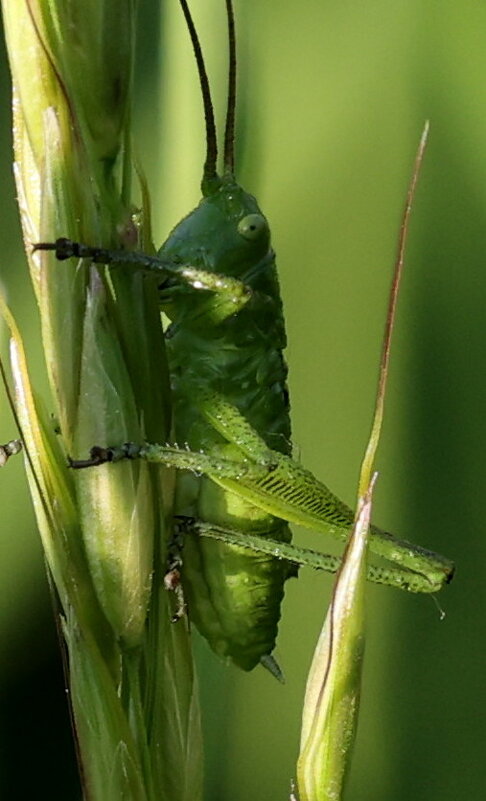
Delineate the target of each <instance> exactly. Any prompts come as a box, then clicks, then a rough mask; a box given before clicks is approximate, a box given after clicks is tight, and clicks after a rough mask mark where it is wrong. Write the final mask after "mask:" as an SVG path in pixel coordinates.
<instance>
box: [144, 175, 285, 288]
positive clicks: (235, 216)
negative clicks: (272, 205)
mask: <svg viewBox="0 0 486 801" xmlns="http://www.w3.org/2000/svg"><path fill="white" fill-rule="evenodd" d="M269 251H270V230H269V226H268V222H267V220H266V218H265V217H264V215H263V214H262V212H261V211H260V208H259V206H258V203H257V202H256V200H255V198H254V197H253V195H250V194H248V193H247V192H245V191H244V190H243V189H242V188H241V186H239V185H238V184H237V183H236V181H235V179H234V177H233V176H232V175H227V176H225V177H224V178H222V179H219V180H218V183H217V184H216V182H215V183H214V184H213V187H212V189H211V192H210V193H209V192H208V194H206V196H205V197H203V199H202V200H201V202H200V203H199V205H198V206H197V207H196V208H195V209H194V210H193V211H191V212H190V213H189V214H188V215H187V217H185V218H184V219H183V220H182V221H181V222H180V223H179V224H178V225H177V226H176V227H175V228H174V229H173V231H172V232H171V234H170V236H169V238H168V239H167V241H166V242H165V244H164V245H163V246H162V248H161V249H160V251H159V256H163V257H165V258H166V257H169V258H171V259H173V260H174V261H176V262H179V263H180V264H181V265H182V264H184V265H192V266H193V267H200V268H201V269H203V270H208V271H211V272H217V273H222V274H225V275H232V276H236V277H241V276H243V275H244V273H245V272H246V271H247V270H248V269H250V268H251V267H253V266H254V265H256V264H258V262H260V261H261V260H262V259H263V258H265V257H266V256H267V255H268V253H269Z"/></svg>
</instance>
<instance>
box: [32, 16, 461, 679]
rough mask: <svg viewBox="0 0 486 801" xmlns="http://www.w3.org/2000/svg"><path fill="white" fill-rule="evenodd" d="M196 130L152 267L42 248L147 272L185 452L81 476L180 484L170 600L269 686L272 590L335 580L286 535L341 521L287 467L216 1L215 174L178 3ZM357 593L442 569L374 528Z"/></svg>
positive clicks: (154, 448)
mask: <svg viewBox="0 0 486 801" xmlns="http://www.w3.org/2000/svg"><path fill="white" fill-rule="evenodd" d="M180 4H181V6H182V10H183V12H184V16H185V19H186V23H187V27H188V30H189V33H190V37H191V41H192V46H193V50H194V54H195V58H196V63H197V68H198V73H199V80H200V84H201V91H202V97H203V104H204V112H205V119H206V146H207V152H206V160H205V165H204V173H203V179H202V194H203V198H202V200H201V202H200V203H199V205H198V206H197V208H196V209H194V210H193V211H191V212H190V213H189V214H188V215H187V217H185V218H184V219H183V220H182V221H181V222H180V223H179V224H178V225H177V226H176V227H175V228H174V229H173V231H172V232H171V234H170V235H169V237H168V239H167V241H166V242H165V244H164V245H162V247H161V248H160V250H159V251H158V254H157V256H156V257H151V256H148V255H145V254H143V253H135V252H128V251H109V250H105V249H102V248H97V247H89V246H85V245H82V244H80V243H76V242H72V241H70V240H66V239H58V240H57V241H56V242H55V243H39V244H37V245H36V246H35V247H36V248H37V249H43V250H54V251H55V253H56V256H57V258H58V259H67V258H69V257H76V258H89V259H91V260H92V261H93V262H95V263H100V264H113V265H120V269H122V266H123V265H125V268H132V269H136V270H144V271H146V272H147V273H148V274H150V275H155V276H157V279H158V284H159V292H160V302H161V308H162V310H163V311H164V312H165V313H166V314H167V315H168V317H169V319H170V321H171V323H170V325H169V327H168V329H167V331H166V339H167V347H168V355H169V364H170V371H171V381H172V390H173V397H174V416H175V433H176V440H177V441H178V442H183V443H184V447H179V446H177V445H158V444H145V445H135V444H131V443H128V444H125V445H122V446H120V447H113V448H99V447H95V448H93V449H92V452H91V456H90V458H89V459H87V460H83V461H73V462H72V465H73V466H74V467H78V468H81V467H88V466H95V465H99V464H103V463H104V462H107V461H113V462H115V461H118V460H119V459H123V458H143V459H146V460H149V461H152V462H157V463H160V464H162V465H166V466H167V467H172V468H177V470H178V471H181V472H180V473H178V481H177V493H176V506H175V511H176V517H177V520H179V521H181V520H182V521H184V524H183V525H182V528H183V530H184V532H185V536H184V558H183V561H182V584H183V592H184V597H185V599H186V601H187V607H188V612H189V618H190V620H191V621H192V622H193V623H194V624H195V625H196V626H197V628H198V629H199V631H200V632H201V633H202V635H203V636H204V637H205V638H206V639H207V641H208V642H209V644H210V646H211V648H212V649H213V650H214V651H215V652H216V653H217V654H219V655H220V656H221V657H223V658H225V659H228V658H229V659H231V660H232V661H233V662H234V663H235V664H237V665H238V666H239V667H241V668H243V669H244V670H251V669H252V668H253V667H255V665H257V664H258V663H259V662H260V663H262V664H264V665H266V666H267V667H268V668H269V669H270V670H272V671H273V672H274V673H276V674H277V675H278V667H277V666H276V663H275V662H274V660H273V658H272V656H271V654H272V651H273V648H274V645H275V639H276V635H277V626H278V621H279V617H280V604H281V600H282V597H283V592H284V583H285V581H286V579H287V578H289V576H292V575H295V574H296V567H297V565H301V564H307V565H312V566H314V567H319V568H321V569H324V570H328V571H331V572H335V571H336V570H337V569H338V566H339V564H340V560H339V559H338V558H336V557H332V556H326V555H324V554H319V553H316V552H314V551H309V550H303V549H299V548H295V547H294V546H292V545H291V544H290V540H291V532H290V528H289V523H297V524H299V525H302V526H306V527H307V528H310V529H313V530H314V531H317V532H319V533H325V534H330V535H332V536H333V537H335V538H337V539H340V540H342V541H343V542H344V541H346V539H347V537H348V533H349V531H350V529H351V527H352V525H353V520H354V514H353V512H352V511H351V510H350V509H349V508H348V507H347V506H346V505H345V504H344V503H342V502H341V501H340V500H339V499H338V498H337V497H336V496H335V495H333V494H332V493H331V492H330V490H329V489H328V488H327V487H326V486H325V485H324V484H322V483H321V482H320V481H318V479H317V478H315V477H314V476H313V475H312V474H311V473H310V472H308V471H307V470H305V469H304V468H303V467H302V466H301V465H300V464H299V463H298V462H296V461H294V460H293V459H292V457H291V444H290V418H289V399H288V392H287V385H286V378H287V367H286V364H285V361H284V358H283V350H284V348H285V346H286V335H285V325H284V318H283V310H282V301H281V297H280V292H279V284H278V278H277V271H276V264H275V254H274V252H273V250H272V247H271V244H270V230H269V226H268V222H267V220H266V218H265V216H264V215H263V214H262V212H261V210H260V208H259V206H258V204H257V202H256V200H255V198H254V197H253V196H252V195H250V194H248V193H247V192H245V191H244V190H243V189H242V188H241V187H240V186H239V185H238V183H237V181H236V178H235V174H234V121H235V98H236V46H235V33H234V15H233V9H232V3H231V0H226V8H227V16H228V30H229V45H230V68H229V91H228V107H227V115H226V130H225V138H224V171H223V173H222V175H219V174H218V172H217V136H216V128H215V122H214V113H213V106H212V101H211V94H210V87H209V81H208V77H207V73H206V68H205V65H204V60H203V56H202V51H201V46H200V43H199V40H198V36H197V32H196V30H195V26H194V23H193V20H192V18H191V15H190V12H189V9H188V6H187V3H186V0H180ZM369 547H370V550H371V552H372V553H373V554H375V555H376V556H378V557H379V558H381V559H384V560H386V562H387V563H388V564H385V563H383V564H381V563H378V564H370V565H369V567H368V577H369V579H371V580H372V581H375V582H378V583H383V584H389V585H392V586H395V587H400V588H402V589H406V590H410V591H412V592H436V591H437V590H439V589H440V588H441V587H442V586H443V585H444V584H445V583H446V582H448V581H449V580H450V578H451V577H452V573H453V569H454V568H453V564H452V563H451V562H450V561H449V560H448V559H446V558H444V557H442V556H440V555H438V554H435V553H432V552H430V551H427V550H425V549H423V548H421V547H420V546H418V545H413V544H411V543H408V542H405V541H402V540H399V539H396V538H395V537H394V536H392V535H391V534H389V533H387V532H384V531H382V530H381V529H379V528H377V527H376V526H373V527H372V528H371V537H370V543H369Z"/></svg>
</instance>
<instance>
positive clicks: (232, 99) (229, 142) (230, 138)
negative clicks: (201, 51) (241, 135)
mask: <svg viewBox="0 0 486 801" xmlns="http://www.w3.org/2000/svg"><path fill="white" fill-rule="evenodd" d="M226 12H227V15H228V45H229V68H228V105H227V107H226V127H225V131H224V171H225V173H226V174H229V175H233V174H234V171H235V113H236V36H235V14H234V10H233V3H232V0H226Z"/></svg>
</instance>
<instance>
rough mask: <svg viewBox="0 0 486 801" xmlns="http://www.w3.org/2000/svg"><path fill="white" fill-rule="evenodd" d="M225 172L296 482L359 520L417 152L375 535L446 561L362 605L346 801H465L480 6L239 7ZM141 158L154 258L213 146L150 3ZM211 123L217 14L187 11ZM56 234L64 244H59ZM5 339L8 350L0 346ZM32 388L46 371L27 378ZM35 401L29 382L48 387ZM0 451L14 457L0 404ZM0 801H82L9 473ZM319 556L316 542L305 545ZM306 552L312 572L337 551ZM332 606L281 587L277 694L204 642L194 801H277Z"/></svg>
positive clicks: (480, 732)
mask: <svg viewBox="0 0 486 801" xmlns="http://www.w3.org/2000/svg"><path fill="white" fill-rule="evenodd" d="M235 5H236V13H237V30H238V47H239V109H238V111H239V114H238V137H237V141H238V147H237V172H238V177H239V179H240V180H241V183H242V184H243V185H244V186H245V188H247V189H249V190H250V191H252V192H254V194H255V195H256V196H257V197H258V199H259V201H260V205H261V207H262V209H263V210H264V212H265V213H266V214H267V216H268V218H269V220H270V223H271V227H272V233H273V242H274V246H275V249H276V251H277V257H278V265H279V271H280V276H281V285H282V293H283V298H284V304H285V310H286V318H287V329H288V337H289V347H288V351H287V357H288V361H289V367H290V388H291V398H292V417H293V439H294V444H295V450H296V454H297V455H298V457H299V458H300V459H301V461H302V462H303V463H304V464H305V465H306V466H307V467H309V468H310V469H312V470H313V471H314V472H315V473H316V474H317V475H318V476H320V477H322V478H323V479H324V480H325V481H326V483H328V484H329V485H330V486H331V487H332V488H333V489H334V490H335V491H336V492H337V493H338V494H339V495H340V496H341V497H342V498H343V499H345V500H347V501H348V502H349V503H353V501H354V494H355V488H356V481H357V474H358V468H359V463H360V459H361V455H362V452H363V448H364V446H365V442H366V439H367V435H368V431H369V426H370V421H371V414H372V404H373V399H374V392H375V386H376V377H377V364H378V358H379V352H380V342H381V336H382V330H383V325H384V316H385V309H386V300H387V291H388V286H389V282H390V276H391V270H392V265H393V260H394V253H395V245H396V240H397V232H398V226H399V221H400V215H401V210H402V206H403V202H404V197H405V192H406V186H407V183H408V179H409V175H410V170H411V164H412V160H413V155H414V152H415V148H416V145H417V142H418V139H419V136H420V131H421V129H422V126H423V123H424V120H425V119H426V118H429V119H430V123H431V134H430V144H429V148H428V152H427V156H426V162H425V166H424V169H423V172H422V175H421V179H420V187H419V192H418V198H417V201H416V204H415V209H414V214H413V222H412V228H411V235H410V242H409V250H408V258H407V271H406V275H405V280H404V285H403V291H402V295H401V299H400V307H399V316H398V325H397V330H396V338H395V342H394V354H393V369H392V372H391V382H390V390H389V395H388V404H387V411H386V421H385V428H384V436H383V442H382V446H381V448H380V453H379V459H378V467H379V471H380V478H379V483H378V487H377V492H376V496H375V513H374V519H375V521H376V522H377V523H378V524H379V525H381V526H383V527H386V528H388V529H389V530H392V531H394V532H396V533H398V534H400V535H401V536H403V537H406V538H408V539H413V540H415V541H417V542H419V543H421V544H422V545H425V546H428V547H430V548H432V549H434V550H438V551H440V552H443V553H444V554H446V555H448V556H449V557H451V558H453V559H454V560H455V561H456V563H457V568H458V569H457V577H456V579H455V581H454V583H453V584H452V585H451V587H450V588H448V589H447V590H446V591H445V592H443V593H442V595H441V596H440V598H439V603H440V604H441V606H442V607H443V609H444V610H445V612H446V616H445V619H444V620H442V621H441V620H440V615H439V611H438V609H437V608H436V607H435V605H434V604H433V602H432V601H431V600H430V598H423V597H414V596H411V595H406V594H401V593H399V592H397V591H393V590H388V589H386V588H385V589H384V588H375V587H371V586H370V587H369V589H368V607H367V611H368V637H367V653H366V661H365V673H364V688H363V700H362V713H361V719H360V725H359V731H358V740H357V747H356V752H355V759H354V762H353V766H352V772H351V778H350V784H349V787H348V791H347V798H348V799H356V801H357V799H359V801H388V800H389V799H391V798H393V799H394V801H410V799H414V801H422V800H423V801H425V799H427V801H439V800H440V801H457V799H459V798H461V799H462V798H468V799H480V798H483V797H484V787H485V782H486V759H485V756H484V749H485V738H486V720H485V711H486V690H485V688H484V685H485V682H484V675H485V658H486V643H485V638H484V633H485V632H484V629H485V626H484V623H481V621H482V620H484V618H485V615H486V586H485V585H486V582H485V578H486V572H485V570H484V568H483V564H484V561H485V558H486V541H485V535H484V529H485V526H484V523H483V518H484V500H483V499H484V495H485V492H484V490H485V487H486V457H485V454H486V413H485V412H486V378H485V356H486V314H485V308H486V258H485V251H486V226H485V213H484V209H485V208H486V5H484V4H480V3H477V2H475V0H474V1H473V0H461V2H460V3H457V2H454V1H453V0H441V2H440V3H437V2H435V0H420V2H419V0H369V2H367V3H359V2H356V1H355V2H352V1H351V0H340V2H336V0H334V1H331V0H308V2H306V3H302V2H298V0H285V3H276V2H273V1H272V0H245V2H243V0H235ZM141 6H142V8H141V15H140V58H139V64H138V70H137V93H136V94H137V97H136V108H135V127H136V146H137V150H138V152H139V154H140V157H141V159H142V162H143V164H144V167H145V170H146V172H147V174H148V177H149V181H150V187H151V190H152V195H153V209H154V220H153V223H154V228H155V235H156V241H157V242H161V241H162V240H163V239H164V238H165V236H166V235H167V232H168V231H169V229H170V228H171V226H172V225H174V224H175V223H176V222H177V221H178V219H179V218H180V217H181V216H182V215H183V214H184V213H186V212H187V211H188V210H189V209H190V208H191V207H192V206H193V205H195V203H196V202H197V200H198V197H199V180H200V174H201V165H202V160H203V151H204V140H203V136H204V134H203V124H202V111H201V101H200V97H199V91H198V83H197V78H196V72H195V67H194V63H193V57H192V54H191V50H190V45H189V42H188V36H187V33H186V31H185V30H184V26H183V23H182V17H181V13H180V11H179V8H178V5H177V2H176V0H167V2H166V3H165V4H164V5H163V8H162V9H161V8H160V4H159V0H150V1H149V0H145V2H144V3H142V4H141ZM193 6H194V13H195V16H196V21H197V25H198V28H199V30H200V32H201V37H202V39H203V47H204V51H205V54H206V56H207V61H208V67H209V71H210V74H211V83H212V87H213V93H214V97H215V101H216V103H217V106H218V113H219V119H220V120H221V118H222V114H223V110H224V97H225V76H226V58H227V47H226V40H225V13H224V3H223V1H222V0H204V3H202V2H193ZM9 92H10V89H9V78H8V73H7V70H6V64H5V57H4V56H2V63H1V74H0V99H1V108H2V109H3V112H2V125H1V130H0V136H1V142H0V145H1V154H0V155H1V163H0V175H1V182H2V184H1V185H2V197H3V204H2V225H1V231H0V237H1V240H0V247H1V250H0V253H1V277H2V282H3V284H4V285H6V286H7V287H8V295H9V298H10V300H11V303H12V305H13V307H14V310H15V312H16V314H17V315H18V317H19V319H20V321H21V324H22V326H23V329H24V331H25V332H26V336H27V339H28V342H29V348H30V353H31V355H32V358H33V359H34V360H38V361H40V358H41V357H40V351H39V342H38V339H39V335H38V327H37V320H36V312H35V307H34V304H33V301H32V293H31V290H30V287H29V284H28V280H27V269H26V266H25V263H24V259H23V256H22V251H21V244H20V233H19V225H18V222H17V212H16V208H15V202H14V188H13V182H12V179H11V167H10V160H11V144H10V130H9V127H10V111H9V102H10V101H9ZM60 233H62V232H60ZM3 336H4V335H3ZM40 373H41V368H40V366H39V374H40ZM39 380H40V379H39ZM0 395H1V397H0V404H1V405H0V411H1V420H0V422H1V430H0V440H1V441H4V440H5V439H8V438H9V437H11V436H12V435H14V429H13V425H12V422H11V419H10V417H9V414H8V410H7V407H6V404H5V401H4V398H3V393H0ZM0 478H1V481H0V515H1V517H0V519H1V537H0V571H1V578H0V650H1V659H0V680H1V701H0V703H1V709H0V713H1V720H0V796H1V797H2V798H3V797H4V798H9V799H13V798H19V799H21V798H27V797H30V794H31V787H30V785H29V781H33V782H35V786H36V787H37V795H38V796H43V795H46V796H47V795H48V796H49V797H50V798H52V799H58V798H59V799H61V798H62V799H71V798H72V799H75V798H77V797H78V790H77V785H76V773H75V767H74V761H73V750H72V746H71V744H70V740H69V737H70V731H69V719H68V714H67V711H66V709H65V699H64V689H63V682H62V676H61V668H60V664H59V658H58V656H57V645H56V637H55V631H54V624H53V622H52V615H51V611H50V602H49V596H48V592H47V588H46V580H45V576H44V569H43V563H42V555H41V551H40V546H39V542H38V538H37V535H36V531H35V525H34V523H33V516H32V512H31V509H30V501H29V499H28V495H27V490H26V484H25V480H24V478H23V471H22V465H21V462H20V460H17V461H16V462H12V463H11V464H9V468H8V470H6V471H4V472H3V473H2V475H1V476H0ZM296 537H297V538H298V539H299V541H300V542H302V543H304V544H306V545H309V546H314V547H319V542H318V540H316V537H312V536H309V535H308V534H306V533H304V532H296ZM321 547H323V548H327V547H328V544H327V543H324V542H323V543H322V545H321ZM330 587H331V583H330V580H329V579H328V578H327V577H324V576H321V575H317V574H312V573H311V572H310V571H308V570H302V571H301V575H300V578H299V580H298V581H292V582H290V583H289V584H288V588H287V593H286V599H285V603H284V607H283V616H282V623H281V629H280V637H279V642H278V650H277V656H278V659H279V661H280V662H281V664H282V666H283V668H284V671H285V674H286V677H287V684H286V685H285V686H280V685H279V684H277V682H275V681H274V680H272V679H271V677H270V676H268V675H267V674H266V673H264V671H263V670H261V671H259V670H256V671H255V672H254V673H252V674H249V675H244V674H242V673H240V672H238V671H237V670H236V669H234V668H231V667H228V668H227V667H225V666H223V665H221V664H219V663H218V661H217V660H216V659H215V658H214V657H213V656H212V655H211V654H210V653H209V652H208V650H207V648H206V647H205V645H204V643H201V642H199V641H197V642H196V646H197V652H198V659H199V663H200V675H201V689H202V697H203V703H204V719H205V724H206V729H207V737H206V743H207V799H208V801H223V799H225V800H227V799H231V801H248V799H251V800H252V801H269V800H270V799H272V801H273V799H285V798H287V797H288V790H289V781H290V778H291V777H292V775H293V773H294V764H295V758H296V754H297V749H298V738H299V726H300V709H301V704H302V698H303V692H304V686H305V679H306V673H307V670H308V667H309V663H310V659H311V655H312V651H313V646H314V643H315V641H316V638H317V635H318V632H319V630H320V626H321V623H322V620H323V617H324V614H325V609H326V604H327V602H328V599H329V593H330Z"/></svg>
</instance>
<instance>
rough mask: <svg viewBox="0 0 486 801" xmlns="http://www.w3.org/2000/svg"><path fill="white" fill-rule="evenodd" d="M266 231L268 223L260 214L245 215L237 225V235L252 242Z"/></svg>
mask: <svg viewBox="0 0 486 801" xmlns="http://www.w3.org/2000/svg"><path fill="white" fill-rule="evenodd" d="M267 230H268V223H267V221H266V219H265V217H264V216H263V215H262V214H247V215H246V217H243V218H242V219H241V220H240V221H239V223H238V233H239V234H240V235H241V236H242V237H244V238H245V239H249V240H254V239H258V237H259V236H260V235H261V234H262V233H263V232H264V231H267Z"/></svg>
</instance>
